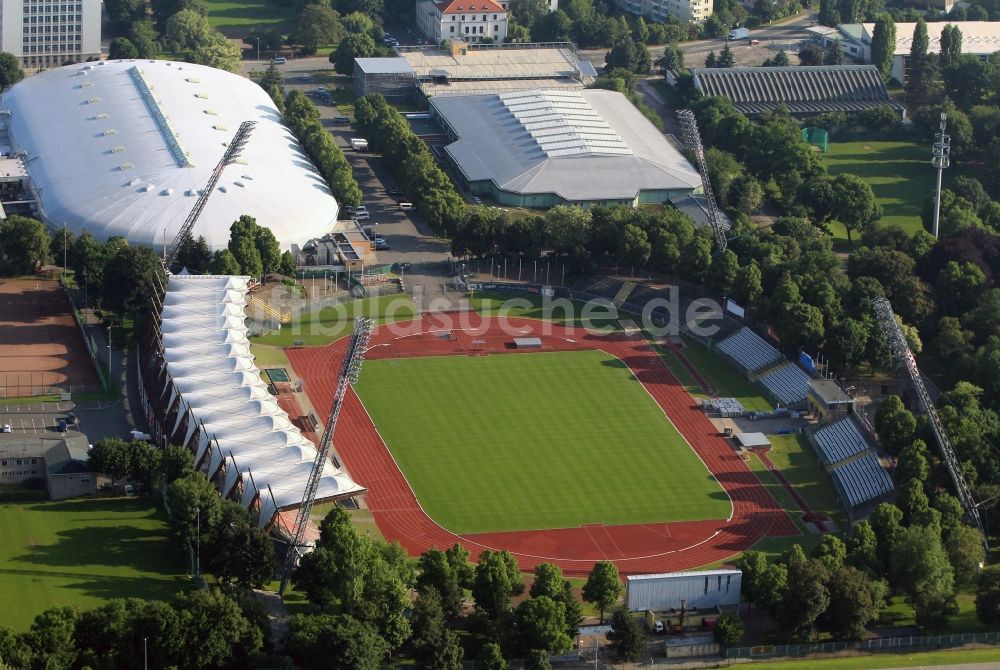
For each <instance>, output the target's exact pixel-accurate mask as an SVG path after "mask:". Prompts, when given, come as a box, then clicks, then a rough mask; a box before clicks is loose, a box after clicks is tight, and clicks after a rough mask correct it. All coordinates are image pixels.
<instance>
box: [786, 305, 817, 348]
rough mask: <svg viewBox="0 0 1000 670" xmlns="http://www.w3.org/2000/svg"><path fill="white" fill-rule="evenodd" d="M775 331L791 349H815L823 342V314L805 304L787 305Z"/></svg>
mask: <svg viewBox="0 0 1000 670" xmlns="http://www.w3.org/2000/svg"><path fill="white" fill-rule="evenodd" d="M775 330H777V332H778V337H779V338H780V339H781V343H782V344H783V345H785V346H786V347H788V348H789V349H800V348H813V347H816V346H817V345H819V343H820V342H822V341H823V335H824V332H825V328H824V326H823V313H822V312H821V311H820V310H819V309H818V308H816V307H813V306H812V305H809V304H807V303H804V302H793V303H787V304H785V305H784V306H783V307H782V308H781V311H780V312H779V313H778V319H777V322H776V323H775Z"/></svg>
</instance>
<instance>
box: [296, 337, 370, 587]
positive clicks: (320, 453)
mask: <svg viewBox="0 0 1000 670" xmlns="http://www.w3.org/2000/svg"><path fill="white" fill-rule="evenodd" d="M373 326H374V322H373V321H372V320H371V319H365V318H359V319H356V320H355V321H354V332H353V333H352V334H351V340H350V342H348V344H347V351H346V353H345V354H344V362H343V363H342V364H341V366H340V375H339V376H338V377H337V390H336V392H335V393H334V396H333V404H332V405H331V407H330V416H329V417H327V420H326V430H324V431H323V438H322V439H321V440H320V443H319V448H318V449H317V450H316V460H315V461H313V469H312V472H310V473H309V479H308V481H307V482H306V489H305V492H303V494H302V504H301V505H300V506H299V509H298V513H297V514H296V515H295V526H294V528H293V536H292V541H291V543H290V544H289V545H288V552H287V553H286V554H285V567H284V569H283V570H282V572H281V586H280V587H279V589H278V594H279V595H283V594H284V593H285V588H286V587H287V586H288V579H289V578H290V577H291V575H292V570H293V569H294V568H295V565H296V563H297V562H298V559H299V557H300V553H299V552H300V549H301V548H302V546H303V545H302V540H303V538H304V537H305V533H306V527H307V526H308V525H309V513H310V512H311V511H312V506H313V503H314V502H315V500H316V491H317V490H318V489H319V481H320V478H321V477H322V476H323V470H324V468H325V467H326V463H327V461H328V459H329V455H330V446H331V445H332V444H333V432H334V430H335V429H336V427H337V417H339V416H340V408H341V407H342V406H343V404H344V396H345V395H346V394H347V387H348V386H350V385H352V384H355V383H356V382H357V381H358V375H360V374H361V365H362V363H364V360H365V352H366V351H367V350H368V343H369V342H370V341H371V337H372V328H373Z"/></svg>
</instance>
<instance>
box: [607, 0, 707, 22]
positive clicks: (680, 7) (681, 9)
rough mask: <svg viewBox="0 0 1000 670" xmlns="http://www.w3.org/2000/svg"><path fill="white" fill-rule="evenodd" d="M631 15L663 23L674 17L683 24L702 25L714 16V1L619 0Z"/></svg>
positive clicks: (619, 4)
mask: <svg viewBox="0 0 1000 670" xmlns="http://www.w3.org/2000/svg"><path fill="white" fill-rule="evenodd" d="M617 2H618V7H619V8H620V9H621V10H623V11H626V12H629V13H630V14H635V15H637V16H644V17H646V18H647V19H650V20H652V21H656V22H657V23H663V22H665V21H666V20H667V19H668V18H670V17H673V18H675V19H677V20H678V21H681V22H682V23H702V22H703V21H705V20H706V19H708V17H710V16H711V15H712V0H617Z"/></svg>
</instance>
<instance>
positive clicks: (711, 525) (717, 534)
mask: <svg viewBox="0 0 1000 670" xmlns="http://www.w3.org/2000/svg"><path fill="white" fill-rule="evenodd" d="M456 316H457V315H432V316H427V317H425V318H424V319H417V320H414V321H412V322H406V323H395V324H392V325H391V326H382V327H380V328H378V329H377V330H376V331H375V334H374V336H373V337H372V343H371V349H370V350H369V352H368V358H370V359H377V358H393V357H408V356H430V355H481V354H487V353H489V354H494V353H505V352H513V351H514V350H513V348H512V339H513V337H514V336H534V337H540V338H541V340H542V345H543V346H542V350H543V351H563V350H579V349H600V350H601V351H604V352H605V353H608V354H611V355H613V356H616V357H617V358H619V359H621V360H622V361H623V362H624V363H625V364H626V365H628V367H629V368H630V369H631V370H632V372H633V373H634V374H635V375H636V377H637V378H638V379H639V380H640V381H641V382H642V384H643V385H644V386H645V388H646V389H647V390H648V391H649V393H650V394H651V395H652V396H653V398H654V399H655V400H656V401H657V403H659V405H660V407H661V408H663V410H664V412H666V414H667V416H668V417H670V420H671V421H672V422H673V423H674V425H675V426H676V427H677V429H678V430H679V431H680V432H681V434H682V435H684V437H685V438H686V439H687V441H688V442H689V443H690V444H691V445H692V446H693V448H694V450H695V452H697V454H698V455H699V456H700V457H701V459H702V460H703V461H704V462H705V464H706V465H707V466H708V468H709V470H711V472H712V473H713V474H714V475H715V477H716V479H717V480H718V481H719V483H720V484H721V485H722V487H723V488H724V489H725V490H726V492H727V493H728V494H729V496H730V498H731V499H732V502H733V513H732V515H731V517H730V518H729V519H728V520H725V521H695V522H671V523H662V524H644V525H639V524H635V525H620V526H603V525H597V526H583V527H580V528H563V529H547V530H530V531H516V532H505V533H481V534H474V535H464V536H459V535H456V534H455V533H452V532H451V531H449V530H447V529H445V528H442V527H441V526H439V525H438V524H436V523H435V522H434V520H433V519H431V518H430V517H428V516H427V515H426V514H425V513H424V511H423V510H422V509H421V508H420V504H419V503H418V501H417V499H416V496H415V495H414V493H413V491H412V490H411V489H410V486H409V484H408V483H407V481H406V478H405V477H404V476H403V473H402V472H401V471H400V470H399V468H398V467H397V465H396V462H395V461H394V460H393V458H392V455H391V454H390V453H389V450H388V449H387V448H386V446H385V444H384V443H383V441H382V438H381V437H380V436H379V433H378V431H377V430H376V428H375V426H374V425H373V424H372V421H371V419H370V418H369V416H368V413H367V412H366V411H365V408H364V406H363V405H362V404H361V402H360V400H359V399H358V398H357V396H356V395H354V392H353V390H352V391H350V392H349V393H348V394H347V397H346V400H345V403H344V407H343V409H342V411H341V415H340V419H339V423H338V426H337V434H336V438H335V445H336V449H337V452H338V453H339V454H340V457H341V460H342V461H343V462H344V465H345V467H346V468H347V469H348V470H349V471H350V472H351V475H352V476H353V477H354V479H355V480H356V481H357V482H359V483H360V484H362V485H363V486H365V487H367V489H368V493H367V496H366V502H367V505H368V508H369V509H370V510H371V511H372V514H373V516H374V518H375V522H376V523H377V524H378V527H379V529H380V530H381V531H382V534H383V535H384V536H385V537H386V538H387V539H390V540H398V541H399V542H400V543H401V544H402V545H403V546H404V547H406V549H407V550H408V551H409V552H410V553H411V554H412V555H416V554H419V553H421V552H423V551H425V550H427V549H429V548H430V547H439V548H445V547H448V546H451V545H452V544H454V543H455V542H460V543H461V544H462V545H464V546H465V548H466V549H468V550H469V552H470V553H472V555H473V556H475V555H478V554H479V552H481V551H482V550H483V549H508V550H509V551H510V552H511V553H513V554H514V555H515V556H516V557H517V559H518V562H519V564H520V566H521V568H522V569H523V570H526V571H527V570H532V569H533V568H534V566H535V565H536V564H537V563H539V562H542V561H548V562H553V563H557V564H558V565H560V567H562V569H563V571H564V572H565V573H566V574H568V575H573V576H582V575H586V574H587V573H588V572H589V571H590V569H591V568H592V566H593V563H594V562H595V561H598V560H611V561H614V562H615V563H616V564H617V565H618V569H619V570H620V571H621V572H622V573H623V574H640V573H650V572H669V571H673V570H685V569H690V568H696V567H699V566H703V565H708V564H710V563H716V562H718V561H722V560H724V559H726V558H729V557H730V556H732V555H734V554H736V553H739V552H741V551H743V550H745V549H747V548H749V547H750V546H752V545H753V544H754V543H756V542H757V541H758V540H760V539H761V538H764V537H768V536H770V537H775V536H793V535H798V534H799V533H798V530H797V529H796V527H795V524H794V523H793V522H792V520H791V519H790V518H789V517H788V515H786V514H785V512H784V511H783V510H782V509H781V507H780V506H779V505H778V504H777V503H776V502H775V501H774V499H773V498H771V496H770V494H769V493H768V492H767V490H766V489H765V488H764V487H763V486H762V485H761V484H760V482H759V481H758V480H757V478H756V476H755V475H754V474H753V472H751V471H750V469H749V467H748V466H747V464H746V463H745V462H744V461H743V460H742V459H741V458H740V457H739V456H738V455H737V454H736V453H735V452H734V451H733V449H732V448H731V447H730V446H729V444H728V443H727V442H726V441H725V439H724V438H723V437H720V436H719V435H718V433H717V432H716V430H715V429H714V427H713V426H712V424H711V422H710V421H709V420H708V419H707V418H706V417H705V415H704V414H703V413H702V412H701V410H700V409H699V408H698V407H697V405H696V404H695V402H694V401H693V399H692V398H691V397H690V396H689V395H688V394H687V393H686V391H685V390H684V388H683V387H682V386H681V385H680V384H679V383H678V382H677V380H676V379H674V377H673V376H672V375H671V374H670V371H669V369H668V368H667V366H666V365H665V364H664V363H663V361H662V359H660V357H659V356H658V355H657V354H656V352H655V351H653V350H652V349H651V348H650V347H649V345H648V344H647V343H646V342H645V340H643V338H642V337H628V336H625V335H622V334H615V335H607V336H602V335H597V334H591V333H588V332H587V331H585V330H583V329H580V328H575V329H574V328H573V327H564V326H561V325H557V324H553V323H551V322H547V321H535V320H530V319H512V318H507V319H503V320H500V319H491V318H481V317H479V316H477V315H472V316H470V315H467V314H463V315H462V317H461V318H462V319H463V320H464V321H472V323H471V324H467V325H463V326H454V327H452V326H451V325H445V326H443V325H441V324H442V321H443V320H444V319H446V318H450V317H456ZM452 320H454V319H452ZM401 331H405V332H401ZM346 342H347V338H343V339H341V340H339V341H337V342H334V343H332V344H330V345H329V346H326V347H309V348H294V349H288V350H287V351H286V353H287V354H288V359H289V361H290V362H291V364H292V367H293V368H294V369H295V371H296V373H297V374H298V376H299V377H300V378H302V379H303V380H304V382H305V390H306V393H307V394H308V396H309V399H310V400H311V401H312V403H313V405H314V406H315V407H316V408H317V410H319V411H322V412H323V413H324V414H325V413H328V412H329V408H330V403H331V402H332V401H333V393H334V390H335V386H336V374H335V372H334V371H336V370H339V368H340V360H341V359H342V357H343V354H344V348H345V346H346ZM518 355H531V354H530V353H529V352H523V351H522V352H518ZM622 485H623V486H627V482H623V483H622Z"/></svg>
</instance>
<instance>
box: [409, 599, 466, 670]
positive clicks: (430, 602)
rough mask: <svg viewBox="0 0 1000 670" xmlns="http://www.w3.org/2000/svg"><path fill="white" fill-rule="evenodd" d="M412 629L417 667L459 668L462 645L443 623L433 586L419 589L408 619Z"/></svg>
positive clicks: (442, 669)
mask: <svg viewBox="0 0 1000 670" xmlns="http://www.w3.org/2000/svg"><path fill="white" fill-rule="evenodd" d="M410 623H411V626H412V628H413V638H412V641H413V656H414V660H415V661H416V662H417V667H418V668H426V669H427V670H437V669H438V668H440V669H441V670H461V668H462V656H463V654H462V648H461V647H460V646H459V645H458V638H457V636H456V635H455V633H454V632H453V631H450V630H447V629H446V628H445V623H444V610H442V609H441V596H440V595H439V594H438V592H437V591H435V590H434V589H433V588H428V589H425V590H423V591H421V592H420V594H419V596H418V597H417V599H416V601H415V602H414V604H413V614H412V615H411V618H410Z"/></svg>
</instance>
